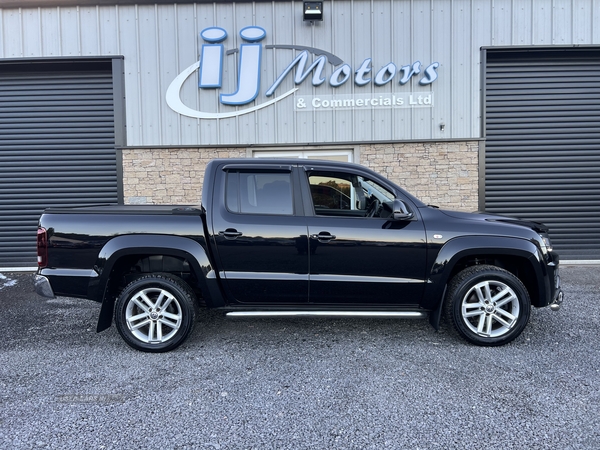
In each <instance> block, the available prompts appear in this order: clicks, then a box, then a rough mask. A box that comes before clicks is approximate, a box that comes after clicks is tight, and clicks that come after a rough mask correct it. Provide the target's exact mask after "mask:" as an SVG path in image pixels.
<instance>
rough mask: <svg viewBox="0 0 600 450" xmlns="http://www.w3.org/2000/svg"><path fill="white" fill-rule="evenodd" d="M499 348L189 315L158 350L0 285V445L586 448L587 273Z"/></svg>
mask: <svg viewBox="0 0 600 450" xmlns="http://www.w3.org/2000/svg"><path fill="white" fill-rule="evenodd" d="M562 280H563V287H564V290H565V295H566V297H565V303H564V304H563V307H562V309H561V310H560V311H559V312H552V311H550V309H548V308H544V309H534V310H533V311H532V315H531V320H530V323H529V325H528V326H527V328H526V329H525V331H524V332H523V334H522V335H521V336H520V337H519V338H517V339H516V340H515V341H514V342H512V343H510V344H508V345H506V346H504V347H500V348H482V347H475V346H472V345H469V344H467V343H465V342H464V341H462V340H461V339H460V338H459V337H457V336H456V335H455V334H454V332H453V331H452V330H451V329H450V327H449V325H448V324H447V322H446V323H445V324H444V325H443V327H442V329H441V330H440V332H438V333H436V332H435V331H434V330H433V329H432V328H431V327H430V325H429V323H428V321H426V320H390V319H387V320H384V319H376V320H375V319H350V318H349V319H313V318H286V319H283V318H279V319H273V318H271V319H256V318H254V319H230V318H225V317H224V315H223V314H222V313H219V312H214V311H208V312H205V313H204V314H202V317H201V318H200V320H199V322H198V323H197V324H196V326H195V330H194V332H193V334H192V336H191V337H190V339H189V340H188V341H187V342H186V343H185V344H184V345H183V346H182V347H180V348H179V349H177V350H175V351H173V352H170V353H165V354H146V353H141V352H137V351H135V350H133V349H131V348H129V347H128V346H127V345H126V344H125V343H124V342H123V341H122V340H121V338H120V336H119V334H118V333H117V331H116V329H115V328H114V326H113V327H112V328H111V329H109V330H107V331H105V332H103V333H100V334H97V333H96V332H95V327H96V320H97V316H98V313H99V310H100V305H99V304H97V303H94V302H91V301H86V300H77V299H70V298H57V299H52V300H48V299H43V298H41V297H38V296H37V295H36V294H35V293H34V292H33V288H32V275H31V274H16V273H3V274H0V324H1V328H0V329H1V330H2V339H1V341H0V405H1V406H2V408H1V409H0V448H2V449H36V448H40V449H45V448H50V449H64V448H73V449H78V448H82V449H83V448H85V449H140V448H144V449H308V448H311V449H330V448H331V449H482V448H485V449H503V450H507V449H525V448H527V449H561V450H564V449H598V448H600V335H599V333H598V330H599V329H600V267H563V269H562Z"/></svg>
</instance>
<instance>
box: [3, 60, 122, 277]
mask: <svg viewBox="0 0 600 450" xmlns="http://www.w3.org/2000/svg"><path fill="white" fill-rule="evenodd" d="M64 66H65V64H62V67H61V68H60V70H56V69H55V70H49V71H44V70H45V69H46V68H47V65H43V64H39V65H37V64H29V66H28V67H27V70H26V71H22V70H23V68H20V69H19V68H17V69H15V67H9V68H6V67H4V66H3V65H0V268H1V267H5V268H6V267H36V266H37V254H36V237H35V236H36V230H37V222H38V218H39V216H40V214H41V212H42V211H43V210H44V209H45V208H48V207H53V206H79V205H88V204H105V203H112V204H115V203H117V202H118V186H117V164H116V162H117V158H116V151H115V130H114V107H113V84H112V69H111V63H110V61H108V63H107V64H104V65H103V66H102V67H101V68H98V63H95V64H94V65H93V70H85V69H86V67H85V64H83V65H82V64H77V65H76V64H73V66H74V67H76V70H73V68H71V69H70V70H69V71H65V70H64ZM82 66H83V67H82ZM104 66H106V67H104Z"/></svg>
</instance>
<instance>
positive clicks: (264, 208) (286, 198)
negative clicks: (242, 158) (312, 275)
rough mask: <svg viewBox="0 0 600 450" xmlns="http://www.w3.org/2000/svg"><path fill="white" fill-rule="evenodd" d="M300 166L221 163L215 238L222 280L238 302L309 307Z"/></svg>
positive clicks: (217, 182) (216, 197) (216, 185)
mask: <svg viewBox="0 0 600 450" xmlns="http://www.w3.org/2000/svg"><path fill="white" fill-rule="evenodd" d="M299 190H300V189H299V180H298V176H297V170H296V168H294V167H292V166H277V167H273V166H272V165H264V166H261V165H256V164H254V165H252V164H250V165H243V164H238V165H226V164H225V165H222V166H221V167H220V168H219V169H218V170H217V175H216V178H215V189H214V192H215V194H214V195H215V198H214V201H213V205H214V206H213V214H212V236H213V240H214V243H215V248H216V249H217V257H218V260H219V263H220V264H219V267H220V276H221V279H222V280H223V284H224V287H225V289H226V291H228V294H229V297H230V298H233V299H235V301H237V302H238V303H245V304H248V303H251V304H256V305H258V304H270V303H288V304H290V305H292V304H306V303H307V302H308V236H307V226H306V218H305V217H304V213H303V207H302V202H301V200H300V196H299Z"/></svg>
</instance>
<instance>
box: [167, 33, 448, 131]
mask: <svg viewBox="0 0 600 450" xmlns="http://www.w3.org/2000/svg"><path fill="white" fill-rule="evenodd" d="M266 35H267V32H266V31H265V30H264V29H263V28H261V27H256V26H251V27H246V28H243V29H242V30H241V31H240V36H241V38H242V39H243V40H244V41H245V43H244V44H242V45H240V48H239V54H240V56H239V63H238V79H237V89H236V91H235V92H232V93H221V94H220V95H219V102H220V103H221V104H223V105H229V106H233V107H235V106H242V105H248V104H250V103H252V102H254V100H255V99H256V97H258V94H259V93H260V92H261V76H260V75H261V60H262V50H263V45H262V44H261V43H260V41H262V40H263V39H264V38H265V37H266ZM200 36H202V38H203V39H204V40H205V41H206V42H207V43H206V44H204V45H203V46H202V50H201V53H200V60H199V61H197V62H194V63H193V64H192V65H191V66H189V67H188V68H187V69H185V70H184V71H183V72H181V73H180V74H179V75H177V77H176V78H175V79H174V80H173V82H172V83H171V85H170V86H169V88H168V89H167V94H166V100H167V104H168V105H169V107H170V108H171V109H172V110H174V111H176V112H178V113H179V114H182V115H184V116H189V117H195V118H198V119H225V118H229V117H236V116H240V115H242V114H248V113H250V112H253V111H257V110H260V109H263V108H267V107H269V106H271V105H273V104H275V103H277V102H279V101H281V100H283V99H285V98H287V97H289V96H290V95H292V94H296V91H298V90H299V88H298V87H294V88H292V89H290V90H288V91H286V92H283V93H281V94H279V95H278V96H276V95H275V94H276V91H277V88H278V87H279V86H280V85H281V83H282V82H283V80H284V79H285V78H286V77H287V76H288V75H290V73H292V71H293V70H294V69H295V74H294V75H293V77H294V83H295V84H296V85H297V86H298V85H300V84H302V83H303V82H304V81H305V80H307V79H308V78H309V77H310V80H311V83H312V85H313V86H315V87H317V86H321V85H324V84H325V85H327V84H328V85H329V86H330V87H332V88H338V87H340V86H343V85H344V84H346V83H348V82H349V81H350V80H353V81H354V85H355V94H336V93H334V94H333V95H332V94H325V93H324V94H323V95H312V96H297V97H296V98H295V102H294V107H295V109H296V110H297V111H330V110H332V109H341V110H343V109H363V108H377V109H379V108H401V107H419V106H420V107H431V106H433V92H430V91H427V92H416V93H413V92H408V93H391V92H389V87H388V91H386V92H383V90H384V89H385V88H384V86H386V85H387V86H389V85H390V83H393V82H396V83H398V84H400V85H405V84H407V83H408V82H409V81H410V80H411V78H413V77H419V85H421V86H427V85H430V84H432V83H433V82H434V81H435V80H437V77H438V74H437V68H438V67H439V63H437V62H434V63H432V64H430V65H429V66H427V67H423V66H422V64H421V62H420V61H416V62H414V63H412V64H410V65H403V66H400V67H398V66H397V65H396V64H394V63H392V62H391V63H388V64H387V65H385V66H383V67H382V68H381V69H379V70H378V71H377V72H375V71H374V70H373V67H372V60H371V58H367V59H365V60H364V61H363V62H362V63H361V64H360V66H359V67H358V68H357V69H356V70H354V71H353V70H352V67H351V66H350V65H349V64H347V63H345V62H344V61H343V60H342V59H340V58H338V57H337V56H335V55H333V54H331V53H329V52H327V51H325V50H321V49H318V48H314V47H305V46H300V45H267V46H265V48H267V49H274V50H297V51H299V52H300V53H299V54H298V55H297V56H296V57H295V58H294V59H293V60H292V61H290V63H289V64H288V65H287V67H286V68H285V69H284V70H283V71H282V72H281V73H280V74H279V75H278V76H277V78H276V79H275V80H274V81H273V82H272V83H271V84H270V85H269V87H268V89H267V90H266V91H265V96H266V97H268V98H269V97H273V98H271V99H270V100H267V101H265V102H262V103H260V104H258V105H254V106H249V107H248V108H244V109H237V108H236V109H235V110H233V109H232V110H231V111H228V112H209V111H202V110H195V109H192V108H190V107H189V106H187V105H185V104H184V103H183V101H182V100H181V94H180V91H181V88H182V86H183V84H184V83H185V81H186V80H187V79H188V78H189V77H190V76H191V75H192V74H193V73H195V72H198V87H199V89H221V87H222V81H223V65H224V63H225V59H226V58H225V48H224V45H223V44H222V42H223V41H225V40H226V39H227V31H225V30H224V29H223V28H219V27H210V28H206V29H204V30H203V31H202V32H201V33H200ZM237 52H238V50H237V49H236V50H229V51H227V52H226V54H227V55H229V54H235V53H237ZM311 53H312V54H313V55H315V56H316V58H315V59H314V60H313V61H312V63H310V65H309V54H311ZM327 63H329V64H331V65H332V66H333V67H334V68H335V69H334V70H333V72H332V73H331V74H330V75H329V76H327V75H326V74H325V67H326V64H327ZM394 80H396V81H394ZM371 85H374V86H375V87H377V88H380V87H381V88H382V89H381V92H378V89H376V90H373V91H371V90H370V89H364V90H365V91H368V93H363V92H361V91H362V89H361V88H364V87H368V86H371ZM330 92H331V91H330Z"/></svg>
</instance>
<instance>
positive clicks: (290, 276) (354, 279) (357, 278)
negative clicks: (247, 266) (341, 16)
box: [219, 271, 427, 284]
mask: <svg viewBox="0 0 600 450" xmlns="http://www.w3.org/2000/svg"><path fill="white" fill-rule="evenodd" d="M219 276H220V277H221V278H225V279H227V280H268V281H333V282H339V283H402V284H406V283H415V284H417V283H418V284H424V283H427V280H418V279H415V278H392V277H369V276H362V275H308V274H301V273H274V272H229V271H228V272H224V271H221V272H219Z"/></svg>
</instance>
